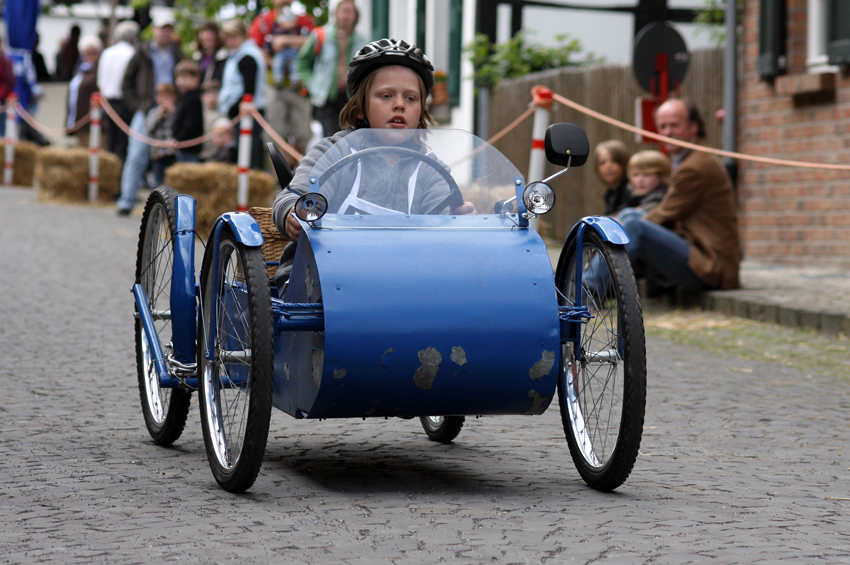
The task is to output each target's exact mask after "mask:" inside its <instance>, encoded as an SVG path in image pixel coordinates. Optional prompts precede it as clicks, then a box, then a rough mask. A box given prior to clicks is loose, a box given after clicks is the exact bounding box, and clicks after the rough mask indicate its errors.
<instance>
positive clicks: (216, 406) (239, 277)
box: [198, 227, 274, 492]
mask: <svg viewBox="0 0 850 565" xmlns="http://www.w3.org/2000/svg"><path fill="white" fill-rule="evenodd" d="M215 251H216V250H214V249H208V250H207V253H206V256H205V258H204V266H203V270H202V276H201V288H202V310H201V323H199V324H198V328H199V329H198V345H199V347H198V394H199V402H200V409H201V427H202V429H203V434H204V445H205V447H206V452H207V460H208V461H209V464H210V469H212V472H213V476H214V477H215V480H216V482H218V484H219V485H220V486H221V488H223V489H224V490H226V491H228V492H244V491H246V490H247V489H249V488H251V486H252V485H253V484H254V481H255V480H256V478H257V475H258V474H259V472H260V467H261V466H262V464H263V456H264V454H265V450H266V441H267V440H268V434H269V420H270V418H271V409H272V386H273V382H272V381H273V377H274V334H273V331H272V307H271V297H270V293H269V280H268V275H267V273H266V266H265V260H264V259H263V254H262V251H261V250H260V248H259V247H246V246H244V245H242V244H241V243H238V242H237V241H236V238H235V237H234V235H233V233H232V232H231V231H230V230H229V228H227V227H225V228H224V229H223V230H222V233H221V239H220V241H219V245H218V250H217V251H218V254H216V253H215ZM216 255H218V264H217V265H214V264H213V258H214V257H216ZM216 288H217V289H218V290H217V291H216V292H213V290H214V289H216ZM225 312H226V313H227V315H226V316H225V315H223V314H224V313H225ZM213 324H214V325H215V328H214V329H215V331H214V335H215V337H214V342H215V345H214V348H213V353H212V358H211V359H208V358H207V354H206V350H207V342H206V339H205V336H207V335H213V334H212V333H210V332H211V329H212V327H211V326H212V325H213ZM245 352H250V356H248V355H246V354H245ZM226 356H227V357H230V358H229V359H225V357H226ZM224 382H227V383H229V384H228V386H221V385H222V384H223V383H224Z"/></svg>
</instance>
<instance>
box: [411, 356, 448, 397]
mask: <svg viewBox="0 0 850 565" xmlns="http://www.w3.org/2000/svg"><path fill="white" fill-rule="evenodd" d="M419 362H420V363H422V364H421V365H420V366H419V368H418V369H416V372H415V373H414V374H413V382H414V383H416V386H418V387H419V388H421V389H423V390H431V387H432V386H434V379H436V378H437V372H438V371H439V370H440V363H442V362H443V356H442V355H441V354H440V352H439V351H437V350H436V349H434V348H433V347H429V348H427V349H423V350H422V351H420V352H419Z"/></svg>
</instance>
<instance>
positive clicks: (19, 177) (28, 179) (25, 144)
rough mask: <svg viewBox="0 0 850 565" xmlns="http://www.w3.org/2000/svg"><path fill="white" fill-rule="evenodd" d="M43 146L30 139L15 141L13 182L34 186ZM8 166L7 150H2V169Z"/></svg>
mask: <svg viewBox="0 0 850 565" xmlns="http://www.w3.org/2000/svg"><path fill="white" fill-rule="evenodd" d="M40 149H41V148H40V147H39V146H38V145H36V144H35V143H32V142H30V141H18V142H16V143H15V157H14V168H13V169H12V184H13V185H15V186H25V187H26V186H32V185H33V181H34V179H35V164H36V162H37V161H38V153H39V150H40ZM5 166H6V151H3V150H0V169H3V168H4V167H5Z"/></svg>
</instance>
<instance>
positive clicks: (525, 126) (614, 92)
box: [489, 49, 723, 239]
mask: <svg viewBox="0 0 850 565" xmlns="http://www.w3.org/2000/svg"><path fill="white" fill-rule="evenodd" d="M537 84H540V85H543V86H546V87H548V88H551V89H552V90H553V91H554V92H555V93H556V94H560V95H561V96H563V97H565V98H568V99H570V100H572V101H574V102H577V103H579V104H581V105H583V106H586V107H588V108H590V109H592V110H595V111H597V112H600V113H602V114H605V115H607V116H610V117H613V118H616V119H618V120H621V121H623V122H626V123H629V124H635V123H636V122H635V100H636V99H637V97H639V96H645V95H646V92H645V91H643V90H642V89H641V88H640V86H639V85H638V83H637V80H636V79H635V78H634V74H633V72H632V69H631V66H630V65H622V66H620V65H618V66H599V67H586V68H569V69H558V70H554V71H548V72H545V73H537V74H533V75H528V76H525V77H522V78H520V79H513V80H506V81H502V83H500V84H499V86H498V87H497V88H496V89H494V90H493V92H491V94H490V115H489V121H490V135H493V134H495V133H498V132H499V131H501V130H502V129H503V128H504V127H506V126H507V125H508V124H509V123H511V122H512V121H513V120H514V119H515V118H516V117H517V116H519V115H520V114H521V113H522V112H524V111H525V110H526V109H527V108H528V104H529V103H530V102H531V87H532V86H534V85H537ZM680 95H681V96H682V97H685V98H690V99H691V100H693V101H694V102H695V103H696V105H697V107H699V108H700V110H701V111H702V114H703V119H704V121H705V124H706V131H707V134H708V136H707V143H708V144H709V145H710V146H712V147H720V141H721V124H720V123H719V122H718V121H717V120H716V119H715V118H714V113H715V112H716V111H717V110H719V109H720V108H722V106H723V51H722V49H710V50H702V51H695V52H693V53H691V61H690V65H689V68H688V73H687V75H686V76H685V80H684V81H683V84H682V85H681V90H680ZM556 122H570V123H574V124H578V125H580V126H581V127H583V128H584V130H585V131H586V132H587V137H588V139H589V141H590V151H591V157H590V158H589V159H588V162H587V165H585V166H584V167H581V168H577V169H573V170H570V171H569V172H568V173H566V174H565V175H562V176H560V177H558V178H557V179H555V180H554V181H552V186H553V188H554V189H555V193H556V195H557V198H556V202H555V209H554V210H553V211H552V212H550V213H549V214H547V215H545V216H543V217H542V218H541V221H540V230H541V232H542V233H543V234H544V235H545V236H548V237H552V238H555V239H563V238H565V237H566V236H567V234H568V232H569V229H570V228H571V227H572V225H573V224H574V223H575V222H576V221H577V220H578V219H580V218H581V217H583V216H587V215H591V214H601V213H602V211H603V201H602V195H603V193H604V192H605V187H604V186H603V185H602V182H601V181H600V180H599V179H598V177H597V176H596V173H595V171H594V170H593V149H594V147H595V146H596V144H598V143H599V142H600V141H604V140H606V139H612V138H614V139H620V140H621V141H623V142H624V143H625V144H626V147H627V148H628V149H629V150H630V151H631V152H635V151H639V150H641V149H657V148H658V145H657V144H651V143H638V142H637V141H636V140H635V136H634V134H631V133H629V132H627V131H624V130H621V129H619V128H615V127H614V126H610V125H608V124H605V123H603V122H600V121H598V120H596V119H593V118H589V117H587V116H585V115H584V114H581V113H579V112H577V111H575V110H571V109H569V108H565V107H563V105H561V106H560V107H557V106H556V108H555V111H554V112H552V116H551V123H556ZM531 125H532V118H529V119H527V120H525V121H524V122H523V123H522V124H520V125H519V126H518V127H517V128H516V129H514V130H513V131H512V132H511V133H509V134H507V135H506V136H505V137H503V138H502V139H500V140H499V141H498V142H496V144H495V145H496V147H498V149H499V150H500V151H501V152H502V153H504V154H505V155H507V156H508V158H509V159H510V160H511V161H513V163H514V164H515V165H516V166H517V168H519V170H520V172H522V173H523V175H526V174H528V161H529V154H530V151H531ZM555 172H557V168H556V167H554V166H552V165H550V164H549V163H547V164H546V175H547V176H548V175H550V174H553V173H555ZM527 180H528V181H529V182H530V181H533V180H541V179H527Z"/></svg>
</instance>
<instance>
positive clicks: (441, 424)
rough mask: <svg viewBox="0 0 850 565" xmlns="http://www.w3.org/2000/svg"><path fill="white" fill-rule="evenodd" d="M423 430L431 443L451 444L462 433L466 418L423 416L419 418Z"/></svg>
mask: <svg viewBox="0 0 850 565" xmlns="http://www.w3.org/2000/svg"><path fill="white" fill-rule="evenodd" d="M419 421H420V422H422V428H423V429H424V430H425V433H426V434H428V439H430V440H431V441H439V442H440V443H450V442H451V441H452V440H453V439H454V438H456V437H457V435H458V434H459V433H460V429H461V428H462V427H463V422H464V421H465V418H464V417H463V416H422V417H420V418H419Z"/></svg>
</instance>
